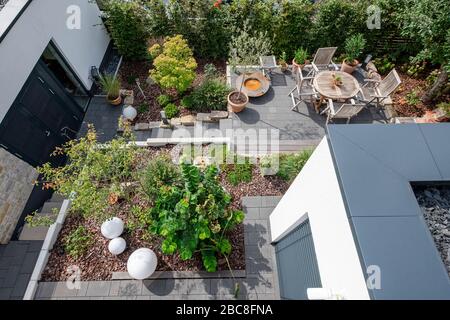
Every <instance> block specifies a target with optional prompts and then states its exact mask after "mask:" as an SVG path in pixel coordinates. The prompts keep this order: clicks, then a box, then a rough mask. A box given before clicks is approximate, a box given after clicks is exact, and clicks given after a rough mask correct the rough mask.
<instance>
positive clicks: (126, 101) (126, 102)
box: [123, 95, 134, 106]
mask: <svg viewBox="0 0 450 320" xmlns="http://www.w3.org/2000/svg"><path fill="white" fill-rule="evenodd" d="M123 104H124V105H126V106H132V105H133V104H134V95H132V96H126V97H125V99H124V100H123Z"/></svg>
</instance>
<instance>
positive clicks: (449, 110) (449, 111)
mask: <svg viewBox="0 0 450 320" xmlns="http://www.w3.org/2000/svg"><path fill="white" fill-rule="evenodd" d="M436 107H437V108H439V109H441V110H443V111H444V112H445V114H446V115H447V117H450V102H441V103H439V104H438V105H437V106H436Z"/></svg>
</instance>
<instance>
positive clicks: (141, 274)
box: [127, 248, 158, 280]
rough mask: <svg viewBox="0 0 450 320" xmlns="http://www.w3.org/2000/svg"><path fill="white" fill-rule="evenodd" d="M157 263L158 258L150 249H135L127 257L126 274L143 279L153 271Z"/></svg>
mask: <svg viewBox="0 0 450 320" xmlns="http://www.w3.org/2000/svg"><path fill="white" fill-rule="evenodd" d="M157 264H158V258H157V257H156V254H155V253H154V252H153V251H152V250H150V249H147V248H141V249H137V250H136V251H135V252H133V253H132V254H131V255H130V257H129V258H128V262H127V270H128V274H129V275H130V276H131V277H132V278H134V279H137V280H144V279H146V278H148V277H150V276H151V275H152V274H153V273H154V272H155V270H156V266H157Z"/></svg>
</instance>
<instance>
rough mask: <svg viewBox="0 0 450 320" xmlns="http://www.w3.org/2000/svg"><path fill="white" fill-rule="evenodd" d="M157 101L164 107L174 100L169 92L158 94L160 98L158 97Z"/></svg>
mask: <svg viewBox="0 0 450 320" xmlns="http://www.w3.org/2000/svg"><path fill="white" fill-rule="evenodd" d="M156 101H157V102H158V104H159V105H160V106H161V107H162V108H164V107H165V106H167V105H168V104H169V103H170V102H172V99H171V98H170V96H168V95H167V94H162V95H160V96H158V98H156Z"/></svg>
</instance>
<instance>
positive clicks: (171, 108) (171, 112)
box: [164, 103, 180, 119]
mask: <svg viewBox="0 0 450 320" xmlns="http://www.w3.org/2000/svg"><path fill="white" fill-rule="evenodd" d="M164 112H165V113H166V117H167V118H168V119H172V118H175V117H176V116H177V115H178V114H179V113H180V109H178V107H177V106H176V105H175V104H173V103H169V104H168V105H167V106H165V107H164Z"/></svg>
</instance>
